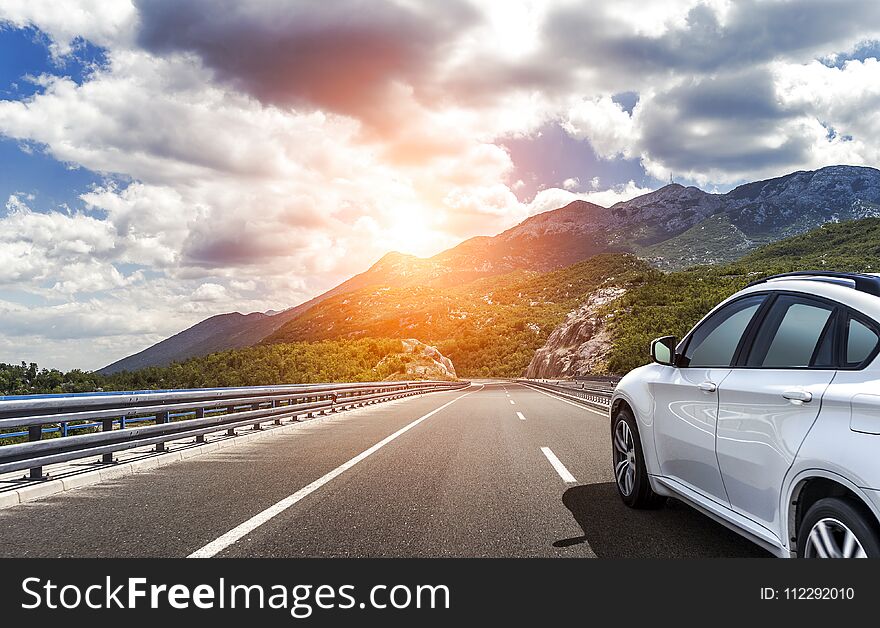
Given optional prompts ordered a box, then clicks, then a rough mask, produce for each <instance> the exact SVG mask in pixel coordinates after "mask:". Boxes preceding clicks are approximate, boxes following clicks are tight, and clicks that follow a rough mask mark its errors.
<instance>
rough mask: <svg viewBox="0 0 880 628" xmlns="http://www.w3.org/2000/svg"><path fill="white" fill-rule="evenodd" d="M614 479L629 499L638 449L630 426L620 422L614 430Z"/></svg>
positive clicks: (633, 484)
mask: <svg viewBox="0 0 880 628" xmlns="http://www.w3.org/2000/svg"><path fill="white" fill-rule="evenodd" d="M614 477H615V479H616V480H617V488H619V489H620V492H621V493H623V495H625V496H627V497H629V496H630V495H631V494H632V492H633V487H634V486H635V477H636V447H635V442H634V441H633V434H632V430H631V429H630V428H629V424H628V423H627V422H626V421H624V420H622V419H621V420H620V421H618V422H617V426H616V427H615V428H614Z"/></svg>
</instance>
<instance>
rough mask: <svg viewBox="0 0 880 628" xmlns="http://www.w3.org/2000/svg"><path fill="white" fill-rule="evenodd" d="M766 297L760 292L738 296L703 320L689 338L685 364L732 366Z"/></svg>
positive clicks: (691, 365) (695, 365) (685, 352)
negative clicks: (747, 329)
mask: <svg viewBox="0 0 880 628" xmlns="http://www.w3.org/2000/svg"><path fill="white" fill-rule="evenodd" d="M765 298H766V296H765V295H763V294H760V295H755V296H751V297H745V298H742V299H738V300H736V301H734V302H733V303H730V304H728V305H726V306H725V307H723V308H722V309H720V310H718V311H717V312H715V313H714V314H713V315H712V316H710V317H709V318H707V319H706V320H705V321H703V322H702V323H701V324H700V326H699V327H697V328H696V329H695V330H694V332H693V333H692V334H691V337H690V339H689V340H688V343H687V347H686V348H685V351H684V358H685V359H684V364H683V366H689V367H715V366H717V367H724V366H730V364H731V363H732V362H733V356H734V353H736V348H737V346H738V345H739V341H740V339H741V338H742V336H743V333H745V331H746V328H747V327H748V325H749V322H751V320H752V318H754V316H755V313H756V312H757V311H758V308H759V307H761V304H762V303H763V302H764V299H765Z"/></svg>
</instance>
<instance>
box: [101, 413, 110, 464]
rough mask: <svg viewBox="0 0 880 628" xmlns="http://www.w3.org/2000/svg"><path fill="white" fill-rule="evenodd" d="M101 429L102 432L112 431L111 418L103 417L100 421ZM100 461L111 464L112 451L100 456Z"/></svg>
mask: <svg viewBox="0 0 880 628" xmlns="http://www.w3.org/2000/svg"><path fill="white" fill-rule="evenodd" d="M101 431H102V432H112V431H113V419H104V420H103V421H101ZM101 462H102V463H103V464H113V452H109V453H106V454H104V455H103V456H101Z"/></svg>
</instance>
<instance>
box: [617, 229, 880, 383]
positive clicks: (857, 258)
mask: <svg viewBox="0 0 880 628" xmlns="http://www.w3.org/2000/svg"><path fill="white" fill-rule="evenodd" d="M817 269H820V270H837V271H858V272H875V271H877V270H880V219H877V218H866V219H864V220H858V221H852V222H845V223H840V224H828V225H825V226H823V227H820V228H818V229H815V230H814V231H811V232H809V233H806V234H804V235H800V236H794V237H792V238H787V239H785V240H780V241H779V242H776V243H773V244H770V245H767V246H764V247H762V248H760V249H758V250H756V251H754V252H752V253H750V254H748V255H746V256H745V257H743V258H741V259H740V260H738V261H737V262H734V263H731V264H725V265H723V266H700V267H697V268H692V269H689V270H685V271H680V272H674V273H668V274H667V273H662V272H660V271H652V272H651V273H650V274H649V275H646V276H645V281H644V282H643V283H642V284H641V285H639V286H637V287H635V288H634V289H632V290H630V291H629V292H627V294H625V295H624V296H623V297H621V298H620V299H619V300H617V301H614V302H613V303H610V304H608V305H607V306H606V308H605V313H606V314H607V315H609V316H610V318H609V326H610V330H611V335H612V338H613V346H612V348H611V351H610V353H609V355H608V356H607V359H606V364H605V369H606V371H607V372H609V373H620V374H622V373H626V372H627V371H629V370H631V369H633V368H635V367H637V366H641V365H642V364H646V363H647V362H648V361H649V359H650V357H649V355H648V347H649V345H650V342H651V340H652V339H654V338H656V337H658V336H663V335H667V334H672V335H675V336H677V337H679V338H681V337H682V336H683V335H684V334H685V333H687V331H688V330H690V328H691V327H693V325H694V324H695V323H696V322H697V321H698V320H699V319H700V318H702V317H703V316H704V315H705V314H706V312H708V311H709V310H710V309H712V308H713V307H714V306H715V305H717V304H718V302H719V301H722V300H723V299H725V298H727V297H728V296H730V295H731V294H733V293H734V292H736V291H737V290H740V289H742V288H743V287H745V285H746V284H748V283H749V282H751V281H754V280H755V279H760V278H761V277H766V276H768V275H773V274H777V273H783V272H789V271H794V270H817Z"/></svg>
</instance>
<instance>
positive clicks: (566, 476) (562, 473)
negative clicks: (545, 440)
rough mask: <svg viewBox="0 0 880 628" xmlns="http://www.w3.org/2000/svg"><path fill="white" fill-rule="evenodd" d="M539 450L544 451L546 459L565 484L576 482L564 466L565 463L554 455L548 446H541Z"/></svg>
mask: <svg viewBox="0 0 880 628" xmlns="http://www.w3.org/2000/svg"><path fill="white" fill-rule="evenodd" d="M541 451H543V452H544V455H545V456H547V460H549V461H550V464H552V465H553V468H554V469H556V473H558V474H559V477H561V478H562V481H563V482H565V483H566V484H576V483H577V480H576V479H575V477H574V476H573V475H572V474H571V472H570V471H569V470H568V469H566V468H565V465H564V464H562V462H561V461H560V460H559V458H557V457H556V454H554V453H553V452H552V451H550V448H549V447H541Z"/></svg>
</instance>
